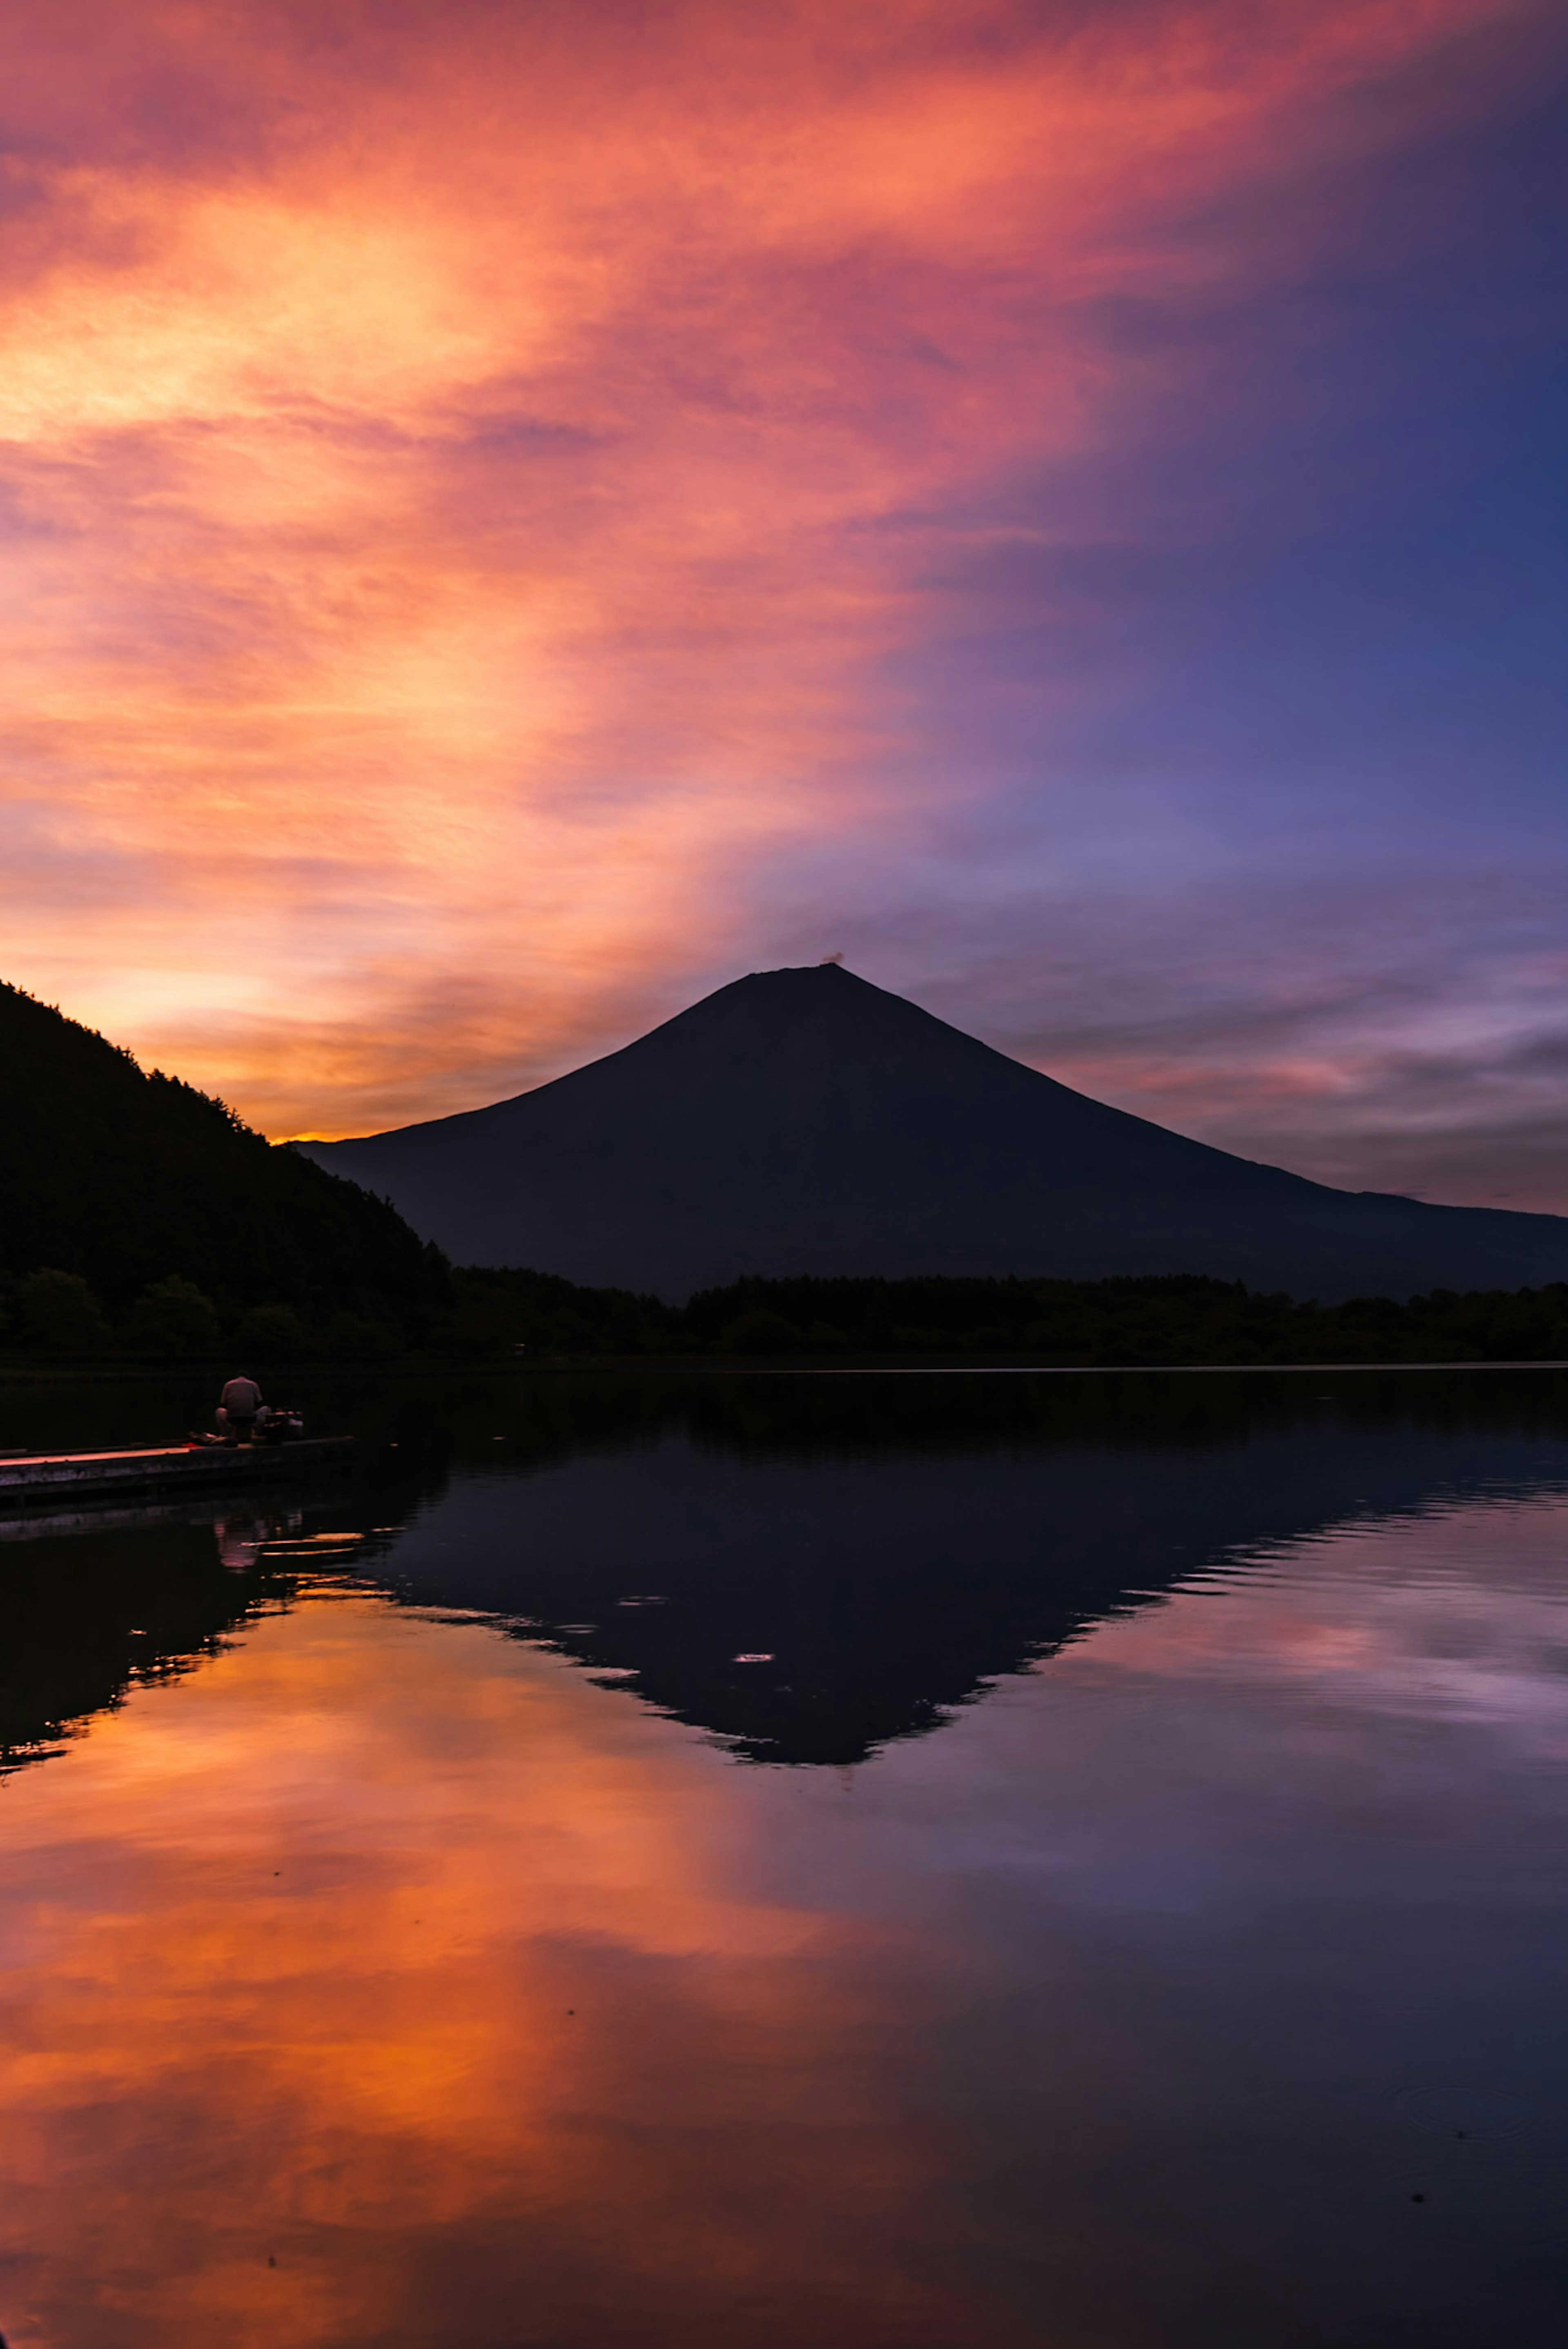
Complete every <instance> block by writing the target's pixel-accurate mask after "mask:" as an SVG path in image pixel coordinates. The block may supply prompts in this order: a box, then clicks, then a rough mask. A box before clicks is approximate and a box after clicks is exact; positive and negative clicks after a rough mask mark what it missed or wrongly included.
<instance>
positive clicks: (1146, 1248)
mask: <svg viewBox="0 0 1568 2349" xmlns="http://www.w3.org/2000/svg"><path fill="white" fill-rule="evenodd" d="M304 1147H306V1149H307V1150H308V1153H309V1154H310V1155H311V1156H312V1157H315V1158H317V1159H318V1160H319V1161H320V1162H321V1163H322V1164H324V1165H326V1166H328V1167H330V1168H331V1169H332V1170H333V1171H334V1172H337V1173H341V1174H348V1175H350V1176H352V1177H353V1179H354V1180H355V1181H356V1182H359V1183H362V1184H364V1185H366V1187H367V1188H369V1189H370V1190H373V1191H377V1192H379V1193H381V1194H382V1195H387V1196H389V1197H390V1198H392V1199H393V1200H394V1201H395V1202H396V1204H397V1205H398V1206H399V1207H400V1209H401V1210H402V1212H403V1214H404V1215H406V1216H408V1218H409V1220H410V1223H412V1224H413V1225H414V1226H415V1228H416V1230H419V1231H421V1233H423V1234H425V1235H426V1236H428V1237H431V1238H434V1239H436V1240H438V1241H439V1242H440V1243H441V1246H442V1247H444V1248H446V1249H447V1250H448V1251H449V1253H451V1254H452V1255H453V1256H454V1257H457V1258H458V1259H459V1260H460V1261H466V1262H469V1263H481V1264H514V1265H524V1266H529V1267H531V1268H534V1269H535V1270H537V1271H543V1272H556V1273H561V1274H564V1275H565V1276H566V1278H569V1279H573V1280H577V1281H582V1282H584V1283H587V1284H598V1285H605V1286H613V1287H618V1288H636V1289H654V1290H657V1291H658V1292H659V1293H660V1294H662V1295H664V1296H667V1297H678V1296H683V1295H686V1294H688V1293H690V1291H691V1289H693V1288H702V1287H708V1286H713V1285H718V1284H720V1283H722V1282H725V1281H729V1280H733V1279H737V1278H742V1277H743V1276H744V1275H746V1274H751V1273H761V1274H774V1275H789V1274H793V1273H816V1274H825V1275H832V1274H836V1273H844V1274H852V1273H875V1274H885V1275H888V1276H895V1277H896V1276H899V1275H909V1274H920V1273H937V1274H944V1273H945V1274H963V1273H990V1274H1009V1273H1012V1274H1018V1275H1021V1276H1024V1277H1040V1276H1058V1277H1061V1278H1076V1279H1093V1278H1106V1277H1107V1276H1112V1275H1116V1274H1127V1275H1130V1276H1137V1275H1140V1274H1149V1273H1180V1272H1192V1273H1203V1274H1207V1275H1210V1276H1211V1277H1217V1278H1225V1279H1241V1280H1245V1281H1247V1282H1248V1283H1249V1284H1250V1285H1251V1286H1254V1287H1262V1288H1276V1289H1277V1288H1284V1289H1288V1290H1290V1291H1292V1292H1293V1294H1295V1295H1297V1296H1303V1297H1313V1296H1316V1297H1321V1298H1324V1299H1330V1298H1341V1297H1345V1296H1347V1295H1355V1294H1377V1295H1384V1296H1394V1295H1408V1294H1409V1293H1410V1292H1411V1291H1412V1290H1413V1289H1419V1288H1432V1287H1438V1286H1444V1287H1451V1288H1483V1287H1484V1288H1495V1287H1521V1286H1523V1285H1526V1284H1528V1283H1531V1282H1535V1281H1542V1280H1550V1279H1562V1278H1568V1220H1564V1219H1563V1218H1562V1217H1559V1216H1521V1215H1511V1214H1507V1213H1502V1212H1500V1211H1498V1210H1495V1209H1482V1208H1459V1207H1431V1206H1421V1205H1418V1204H1417V1203H1416V1202H1414V1201H1411V1200H1407V1199H1392V1198H1386V1197H1380V1196H1378V1195H1376V1194H1369V1193H1361V1194H1351V1193H1348V1192H1344V1191H1334V1190H1329V1189H1327V1188H1325V1187H1324V1185H1321V1184H1316V1183H1309V1182H1307V1181H1305V1180H1304V1179H1303V1177H1302V1176H1300V1175H1296V1174H1287V1173H1285V1172H1284V1171H1283V1170H1282V1169H1281V1168H1279V1167H1273V1166H1260V1165H1255V1164H1253V1163H1252V1162H1251V1160H1250V1159H1244V1158H1236V1157H1233V1156H1231V1154H1229V1153H1228V1152H1226V1151H1222V1150H1213V1149H1210V1148H1209V1147H1208V1145H1207V1144H1205V1143H1199V1142H1193V1141H1191V1140H1189V1138H1188V1137H1187V1136H1185V1135H1183V1134H1178V1133H1170V1132H1168V1130H1167V1129H1166V1128H1165V1127H1163V1126H1158V1125H1154V1124H1151V1123H1149V1122H1148V1121H1147V1119H1144V1118H1138V1117H1132V1116H1129V1115H1128V1114H1127V1112H1125V1111H1122V1110H1116V1109H1112V1108H1110V1107H1108V1106H1107V1105H1106V1103H1105V1102H1096V1101H1091V1100H1089V1099H1088V1098H1087V1097H1086V1096H1085V1095H1084V1094H1083V1093H1078V1092H1073V1091H1072V1090H1071V1088H1070V1087H1068V1086H1066V1085H1062V1084H1058V1083H1057V1082H1056V1081H1054V1079H1053V1078H1051V1077H1047V1076H1043V1075H1042V1074H1041V1073H1040V1072H1039V1071H1037V1070H1034V1069H1030V1068H1026V1067H1025V1066H1024V1065H1023V1063H1022V1062H1021V1061H1014V1060H1011V1059H1009V1058H1008V1056H1007V1055H1006V1054H1005V1053H1002V1052H998V1051H994V1050H992V1048H991V1047H990V1046H989V1045H987V1044H983V1043H981V1041H980V1040H979V1039H978V1038H976V1037H973V1036H969V1035H966V1034H965V1033H964V1032H963V1031H962V1030H961V1029H957V1028H953V1027H951V1026H950V1025H949V1024H948V1023H947V1021H945V1020H942V1019H937V1018H936V1017H935V1016H934V1015H933V1014H932V1013H930V1012H929V1011H924V1010H922V1009H920V1007H919V1005H918V1004H914V1003H910V1002H909V1001H908V1000H907V999H906V998H904V997H902V996H899V995H894V994H892V993H890V992H889V991H888V989H887V988H879V987H877V986H875V985H874V984H873V983H872V982H871V981H870V980H869V979H866V978H861V977H860V976H859V975H858V973H857V972H854V971H850V970H846V968H844V966H843V964H842V963H836V962H818V963H807V964H794V965H786V966H784V968H780V969H776V970H760V971H751V972H749V973H747V975H746V976H745V977H744V978H737V979H733V980H732V981H731V982H730V984H729V985H728V986H726V987H722V988H718V989H716V990H715V992H714V993H713V994H711V995H709V996H705V997H704V998H703V999H702V1000H701V1002H698V1003H694V1004H692V1005H691V1007H690V1008H689V1009H687V1010H684V1011H680V1012H678V1013H677V1014H676V1015H675V1017H674V1018H673V1019H667V1020H665V1021H664V1022H663V1024H662V1025H661V1026H660V1027H658V1028H655V1029H653V1030H651V1031H650V1032H649V1034H648V1035H646V1036H642V1037H639V1038H638V1040H636V1041H635V1042H634V1043H630V1044H628V1045H625V1046H623V1047H622V1049H621V1050H619V1051H616V1052H611V1053H609V1054H608V1055H607V1057H606V1058H605V1059H603V1060H600V1061H593V1062H591V1063H590V1064H589V1065H588V1066H587V1067H586V1068H582V1069H577V1070H575V1071H573V1072H572V1073H571V1074H570V1075H569V1076H565V1077H557V1078H556V1080H555V1081H553V1082H552V1083H549V1084H545V1085H540V1086H538V1087H537V1088H536V1089H535V1091H533V1092H526V1093H522V1094H519V1095H518V1096H517V1097H516V1098H515V1099H514V1100H512V1101H505V1102H496V1103H495V1104H494V1105H493V1107H492V1108H489V1109H483V1110H472V1111H469V1112H465V1113H464V1114H462V1115H461V1116H457V1117H447V1118H441V1119H438V1120H436V1121H434V1122H433V1123H430V1124H426V1125H417V1126H409V1127H405V1128H404V1129H402V1130H401V1131H400V1132H398V1133H384V1134H378V1135H372V1136H369V1137H368V1138H366V1139H363V1140H360V1141H357V1142H341V1143H309V1144H306V1145H304Z"/></svg>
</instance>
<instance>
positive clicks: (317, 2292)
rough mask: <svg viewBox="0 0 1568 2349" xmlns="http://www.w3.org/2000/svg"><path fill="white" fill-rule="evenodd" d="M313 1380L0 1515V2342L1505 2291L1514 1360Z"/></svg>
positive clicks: (381, 2347) (942, 2346) (1120, 2335)
mask: <svg viewBox="0 0 1568 2349" xmlns="http://www.w3.org/2000/svg"><path fill="white" fill-rule="evenodd" d="M87 1407H88V1406H87V1405H84V1409H85V1408H87ZM120 1407H121V1406H120V1405H119V1404H112V1403H109V1402H106V1403H105V1405H104V1409H105V1411H106V1413H108V1412H110V1411H112V1410H113V1409H117V1408H120ZM349 1411H352V1412H354V1413H358V1430H359V1433H360V1434H361V1437H362V1453H363V1456H364V1469H363V1475H362V1480H361V1482H360V1484H359V1485H358V1487H356V1488H355V1489H354V1490H352V1491H348V1490H345V1491H343V1492H338V1493H333V1492H329V1491H324V1492H321V1493H319V1494H311V1493H302V1494H299V1495H295V1496H293V1498H292V1499H291V1500H289V1501H288V1502H286V1503H284V1502H281V1501H280V1499H279V1496H278V1495H277V1494H275V1493H272V1494H269V1495H265V1496H264V1497H262V1498H256V1499H253V1498H251V1497H249V1496H247V1495H244V1493H243V1492H242V1493H238V1494H236V1495H234V1497H233V1499H232V1500H231V1501H230V1502H228V1503H226V1504H225V1506H224V1509H223V1516H222V1518H221V1520H220V1522H219V1523H218V1525H217V1526H216V1528H215V1529H214V1526H213V1518H212V1515H211V1512H210V1511H209V1514H208V1516H207V1517H206V1521H205V1522H204V1523H203V1522H198V1521H196V1520H195V1518H194V1517H193V1516H192V1514H191V1513H190V1512H189V1511H187V1510H185V1509H183V1508H176V1507H165V1508H161V1509H157V1510H151V1511H132V1510H117V1511H115V1512H113V1513H111V1514H109V1515H108V1516H106V1515H103V1514H101V1513H99V1514H96V1515H95V1514H94V1513H92V1512H90V1511H83V1512H82V1513H81V1516H80V1518H79V1520H78V1522H76V1523H75V1524H69V1523H64V1522H60V1521H54V1522H51V1523H43V1524H41V1523H39V1522H38V1521H37V1520H33V1521H31V1522H27V1521H13V1522H12V1523H11V1524H10V1525H9V1526H4V1527H0V1639H3V1640H4V1650H3V1652H4V1656H5V1664H4V1669H3V1671H0V1703H3V1706H4V1715H3V1719H0V1733H3V1735H4V1737H5V1740H6V1742H7V1745H8V1748H9V1750H10V1753H11V1754H12V1756H13V1758H14V1759H16V1760H18V1761H19V1760H22V1759H25V1758H26V1756H27V1755H29V1754H31V1755H33V1756H35V1757H39V1758H37V1759H36V1766H28V1767H25V1768H16V1769H15V1770H14V1771H13V1772H12V1774H11V1775H10V1776H9V1777H8V1778H7V1780H6V1781H5V1785H3V1786H0V1858H3V1867H4V1888H3V1889H4V1903H3V1905H0V2011H3V2018H4V2026H3V2035H4V2041H5V2048H6V2050H7V2053H8V2057H9V2065H8V2073H7V2089H6V2122H7V2126H6V2130H5V2135H4V2137H3V2138H0V2332H4V2333H5V2338H6V2340H7V2341H8V2342H9V2343H10V2344H12V2349H34V2344H36V2349H43V2344H48V2349H110V2344H115V2349H118V2344H120V2343H122V2342H124V2341H126V2340H130V2339H137V2340H150V2341H157V2342H158V2343H159V2344H160V2349H206V2344H208V2343H210V2342H211V2341H213V2340H214V2339H218V2338H221V2339H223V2341H224V2342H225V2343H230V2342H232V2343H233V2344H235V2349H285V2344H287V2349H432V2344H434V2345H435V2349H602V2344H610V2345H611V2349H622V2344H625V2349H666V2344H670V2349H674V2344H680V2349H795V2344H799V2343H801V2342H804V2341H809V2342H811V2343H813V2344H817V2343H821V2344H825V2349H1026V2344H1027V2349H1038V2344H1049V2349H1256V2344H1262V2343H1267V2344H1270V2349H1275V2344H1279V2349H1323V2344H1329V2343H1333V2344H1344V2349H1386V2345H1387V2349H1402V2345H1403V2344H1409V2349H1492V2344H1495V2343H1497V2342H1500V2341H1506V2342H1507V2343H1508V2344H1510V2349H1548V2344H1551V2349H1555V2344H1556V2342H1557V2340H1558V2339H1559V2338H1560V2337H1561V2329H1562V2310H1563V2295H1564V2288H1565V2285H1568V2049H1565V2047H1564V2044H1563V2034H1562V2033H1561V2029H1560V2021H1559V2005H1560V1995H1561V1983H1562V1980H1563V1961H1564V1956H1565V1954H1568V1950H1565V1943H1568V1931H1565V1924H1568V1894H1565V1890H1564V1886H1563V1877H1562V1871H1561V1854H1562V1847H1563V1827H1564V1824H1565V1814H1568V1799H1565V1797H1568V1784H1565V1772H1564V1764H1565V1763H1568V1671H1565V1667H1568V1563H1565V1560H1568V1410H1565V1409H1564V1392H1563V1386H1562V1385H1561V1383H1560V1382H1559V1381H1554V1380H1552V1379H1550V1378H1544V1379H1542V1378H1536V1379H1522V1380H1515V1381H1509V1380H1503V1379H1492V1380H1486V1379H1475V1380H1471V1379H1468V1378H1461V1379H1455V1380H1451V1381H1449V1380H1433V1381H1420V1380H1417V1379H1410V1378H1406V1379H1400V1380H1396V1381H1386V1382H1378V1383H1376V1384H1373V1383H1371V1382H1366V1381H1334V1380H1332V1379H1326V1378H1324V1377H1322V1376H1321V1374H1319V1375H1314V1377H1313V1378H1312V1379H1310V1380H1307V1381H1290V1382H1286V1381H1278V1380H1274V1381H1268V1380H1254V1381H1249V1380H1245V1379H1224V1380H1213V1381H1185V1382H1178V1381H1165V1382H1156V1381H1098V1382H1096V1381H978V1380H977V1381H928V1382H919V1383H917V1382H915V1381H876V1382H871V1381H867V1382H863V1383H859V1384H857V1383H854V1382H851V1381H788V1382H785V1381H778V1382H771V1381H762V1380H750V1379H748V1380H744V1381H711V1382H710V1381H702V1382H701V1383H699V1382H697V1381H692V1382H691V1383H690V1384H685V1383H676V1382H670V1383H669V1384H666V1385H664V1386H662V1387H655V1386H652V1385H637V1384H634V1383H633V1384H627V1385H624V1386H618V1385H613V1384H611V1383H609V1382H604V1383H593V1382H588V1381H580V1382H579V1381H559V1382H557V1383H550V1382H547V1381H517V1382H515V1383H514V1384H512V1385H507V1384H505V1383H504V1382H500V1381H495V1382H480V1381H475V1382H473V1383H472V1385H469V1386H464V1385H462V1384H461V1383H460V1382H450V1383H448V1384H445V1385H443V1386H441V1387H439V1388H432V1389H431V1390H430V1391H428V1392H417V1391H415V1390H413V1389H411V1388H410V1389H392V1388H389V1389H388V1391H387V1392H386V1393H385V1394H384V1395H382V1396H380V1397H370V1398H369V1399H366V1398H364V1397H362V1396H361V1397H358V1398H354V1397H348V1398H342V1399H334V1398H332V1397H330V1396H329V1395H327V1394H325V1393H324V1394H323V1395H322V1396H320V1397H319V1398H317V1407H316V1414H315V1415H316V1419H317V1424H321V1423H324V1422H325V1421H326V1419H327V1415H328V1413H331V1414H332V1416H333V1417H334V1418H335V1419H336V1418H337V1417H339V1416H340V1415H341V1414H342V1413H346V1412H349ZM13 1423H14V1422H13ZM121 1432H122V1431H121V1430H120V1429H119V1427H118V1426H108V1427H105V1428H104V1430H103V1433H105V1435H106V1437H107V1436H111V1435H118V1434H119V1433H121ZM498 1438H499V1439H500V1440H499V1441H497V1439H498ZM20 1440H25V1438H24V1439H20ZM626 1602H630V1603H626ZM569 1627H576V1628H569ZM588 1627H592V1628H588ZM741 1656H753V1657H759V1658H761V1657H766V1658H767V1659H769V1661H767V1662H754V1663H746V1664H742V1663H738V1662H737V1661H735V1659H736V1658H738V1657H741ZM671 1716H673V1717H671ZM759 1762H760V1763H771V1764H780V1763H783V1764H798V1765H811V1764H822V1763H827V1764H839V1765H849V1764H860V1766H854V1767H850V1766H839V1767H828V1768H821V1767H813V1766H796V1767H756V1766H745V1765H752V1764H756V1763H759ZM738 1765H740V1766H738Z"/></svg>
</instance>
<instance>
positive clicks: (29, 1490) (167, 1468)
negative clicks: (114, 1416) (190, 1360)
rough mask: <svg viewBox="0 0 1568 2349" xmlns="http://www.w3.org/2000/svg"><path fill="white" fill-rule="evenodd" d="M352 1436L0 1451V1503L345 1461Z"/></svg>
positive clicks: (193, 1483)
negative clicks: (111, 1448) (105, 1449)
mask: <svg viewBox="0 0 1568 2349" xmlns="http://www.w3.org/2000/svg"><path fill="white" fill-rule="evenodd" d="M353 1452H354V1439H353V1437H352V1436H351V1435H327V1436H317V1437H314V1438H310V1437H307V1438H305V1439H303V1440H301V1441H300V1442H298V1443H295V1444H157V1445H151V1444H148V1445H140V1446H138V1447H134V1448H131V1447H127V1448H126V1449H124V1450H121V1451H115V1452H10V1453H7V1452H0V1509H4V1508H16V1507H26V1505H27V1503H28V1502H29V1501H32V1500H34V1499H41V1498H43V1497H45V1496H46V1495H47V1496H48V1497H50V1498H52V1499H57V1498H58V1497H59V1496H60V1495H62V1494H69V1495H77V1494H83V1495H86V1494H88V1493H139V1492H147V1493H151V1492H161V1491H165V1490H167V1489H169V1488H170V1487H171V1486H173V1487H177V1488H179V1489H180V1490H182V1491H187V1492H188V1491H192V1490H194V1491H201V1490H202V1489H203V1488H204V1487H206V1486H207V1485H232V1484H236V1483H238V1484H246V1485H248V1484H251V1483H252V1482H254V1481H255V1480H257V1479H260V1478H263V1477H265V1479H266V1480H267V1482H268V1483H271V1482H272V1481H273V1480H274V1479H275V1478H277V1477H280V1476H296V1475H301V1474H303V1473H307V1472H309V1471H311V1470H319V1469H322V1468H346V1467H348V1464H349V1462H350V1460H351V1459H352V1457H353Z"/></svg>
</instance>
